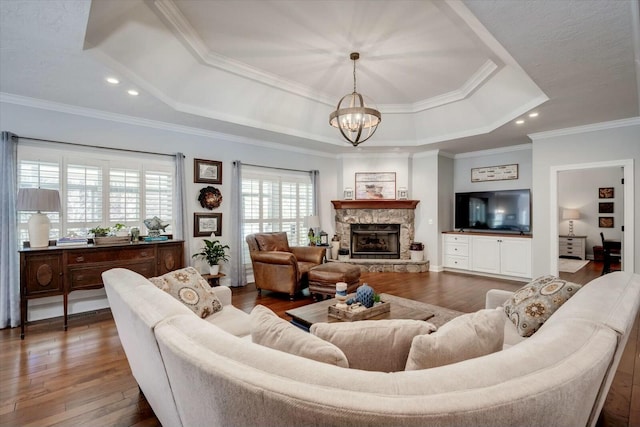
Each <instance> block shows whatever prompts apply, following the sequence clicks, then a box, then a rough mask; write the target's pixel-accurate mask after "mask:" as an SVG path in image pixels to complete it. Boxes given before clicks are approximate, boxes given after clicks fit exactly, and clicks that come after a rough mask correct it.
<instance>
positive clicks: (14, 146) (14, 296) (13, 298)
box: [0, 132, 20, 329]
mask: <svg viewBox="0 0 640 427" xmlns="http://www.w3.org/2000/svg"><path fill="white" fill-rule="evenodd" d="M0 162H1V164H0V189H1V193H0V197H2V208H1V210H0V328H2V329H4V328H6V327H12V328H14V327H16V326H18V325H20V271H19V256H18V232H17V229H18V219H17V214H16V195H17V192H18V186H17V176H18V172H17V171H18V137H17V136H16V135H14V134H12V133H9V132H2V158H1V159H0Z"/></svg>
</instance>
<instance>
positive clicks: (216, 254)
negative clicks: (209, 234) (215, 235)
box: [192, 239, 230, 275]
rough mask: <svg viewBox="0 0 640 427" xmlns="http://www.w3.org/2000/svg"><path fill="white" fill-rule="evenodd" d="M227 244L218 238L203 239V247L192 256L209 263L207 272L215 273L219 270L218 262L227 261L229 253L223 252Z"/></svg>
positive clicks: (227, 247) (227, 246)
mask: <svg viewBox="0 0 640 427" xmlns="http://www.w3.org/2000/svg"><path fill="white" fill-rule="evenodd" d="M227 249H230V248H229V245H223V244H222V243H220V241H218V240H207V239H204V248H202V251H200V252H198V253H197V254H193V257H192V258H203V259H204V260H205V261H207V264H209V273H210V274H213V275H216V274H218V273H219V272H220V262H221V261H225V262H226V261H229V255H228V254H227V253H226V252H225V251H226V250H227Z"/></svg>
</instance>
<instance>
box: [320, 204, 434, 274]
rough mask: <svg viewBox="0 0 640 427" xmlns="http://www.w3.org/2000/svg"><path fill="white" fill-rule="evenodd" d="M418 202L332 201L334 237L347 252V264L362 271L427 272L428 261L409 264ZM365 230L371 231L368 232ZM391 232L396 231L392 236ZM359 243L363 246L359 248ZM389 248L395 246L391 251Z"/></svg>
mask: <svg viewBox="0 0 640 427" xmlns="http://www.w3.org/2000/svg"><path fill="white" fill-rule="evenodd" d="M418 202H419V201H418V200H333V201H332V203H333V207H334V208H335V211H336V216H335V220H336V235H337V236H338V238H339V239H340V248H343V249H349V253H350V255H351V261H350V262H351V263H353V264H358V265H360V266H361V269H362V270H363V271H412V272H420V271H428V269H429V263H428V261H423V262H416V263H413V262H411V261H410V259H411V254H410V252H409V246H410V245H411V243H412V242H413V240H414V236H415V228H414V221H415V207H416V206H417V204H418ZM363 226H364V227H363ZM371 226H373V227H371ZM367 228H372V229H371V230H368V231H367V230H366V229H367ZM363 229H365V230H363ZM392 229H395V230H394V231H393V237H392V235H391V231H392ZM354 236H355V237H354ZM394 239H395V240H394ZM354 240H355V241H354ZM382 240H385V242H382ZM354 243H356V245H355V249H356V251H355V252H354V250H353V249H354ZM358 243H362V245H361V246H360V247H358V245H357V244H358ZM385 245H386V246H385ZM391 246H395V247H394V248H393V249H392V250H390V247H391Z"/></svg>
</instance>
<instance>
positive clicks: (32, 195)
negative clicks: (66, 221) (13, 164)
mask: <svg viewBox="0 0 640 427" xmlns="http://www.w3.org/2000/svg"><path fill="white" fill-rule="evenodd" d="M17 209H18V210H19V211H36V213H34V214H33V215H31V218H29V222H28V228H29V246H30V247H32V248H45V247H47V246H49V231H50V230H51V221H49V217H47V214H43V213H42V212H41V211H45V212H60V193H59V192H58V190H44V189H42V188H20V189H19V190H18V202H17Z"/></svg>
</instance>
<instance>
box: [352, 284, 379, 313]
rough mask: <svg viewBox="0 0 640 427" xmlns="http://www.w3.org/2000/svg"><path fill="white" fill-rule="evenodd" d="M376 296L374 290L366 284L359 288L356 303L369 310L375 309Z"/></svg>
mask: <svg viewBox="0 0 640 427" xmlns="http://www.w3.org/2000/svg"><path fill="white" fill-rule="evenodd" d="M374 296H375V292H374V291H373V288H372V287H371V286H369V285H367V284H366V283H365V284H363V285H362V286H360V287H358V289H357V290H356V301H358V302H359V303H360V304H362V305H364V306H365V307H367V308H371V307H373V298H374Z"/></svg>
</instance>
